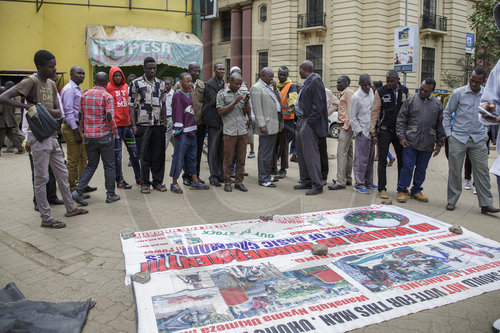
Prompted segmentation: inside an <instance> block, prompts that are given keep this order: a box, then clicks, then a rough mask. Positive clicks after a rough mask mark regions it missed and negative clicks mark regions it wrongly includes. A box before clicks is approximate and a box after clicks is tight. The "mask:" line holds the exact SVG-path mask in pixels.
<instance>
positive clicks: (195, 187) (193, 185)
mask: <svg viewBox="0 0 500 333" xmlns="http://www.w3.org/2000/svg"><path fill="white" fill-rule="evenodd" d="M190 189H191V190H208V189H209V187H208V186H207V185H204V184H202V183H193V182H191V187H190Z"/></svg>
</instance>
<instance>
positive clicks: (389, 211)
mask: <svg viewBox="0 0 500 333" xmlns="http://www.w3.org/2000/svg"><path fill="white" fill-rule="evenodd" d="M448 228H449V225H448V224H446V223H443V222H440V221H437V220H435V219H432V218H430V217H427V216H423V215H420V214H417V213H414V212H411V211H408V210H405V209H402V208H398V207H394V206H383V205H372V206H370V207H360V208H352V209H342V210H332V211H324V212H316V213H308V214H303V215H287V216H275V217H274V218H273V220H270V221H262V220H249V221H239V222H229V223H220V224H209V225H199V226H190V227H180V228H171V229H161V230H154V231H148V232H136V233H134V237H132V238H128V239H125V238H124V237H123V236H122V245H123V251H124V253H125V264H126V272H127V277H126V282H127V283H130V276H131V275H133V274H135V273H138V272H141V271H146V270H147V271H150V272H151V280H150V281H149V282H147V283H145V284H141V283H136V282H133V288H134V293H135V299H136V305H137V313H138V332H201V333H208V332H231V331H234V332H253V333H264V332H313V331H317V332H343V331H346V330H351V329H355V328H359V327H362V326H366V325H370V324H374V323H378V322H382V321H385V320H389V319H392V318H396V317H399V316H403V315H406V314H409V313H414V312H418V311H421V310H424V309H429V308H433V307H436V306H440V305H444V304H449V303H453V302H456V301H459V300H463V299H466V298H469V297H472V296H475V295H479V294H481V293H484V292H488V291H492V290H496V289H499V288H500V244H499V243H497V242H495V241H492V240H489V239H486V238H484V237H481V236H479V235H477V234H475V233H472V232H470V231H467V230H464V233H463V234H462V235H457V234H454V233H451V232H449V231H448ZM314 244H324V245H326V246H327V247H328V248H329V252H328V254H327V255H325V256H315V255H312V253H311V251H310V249H311V247H312V246H313V245H314Z"/></svg>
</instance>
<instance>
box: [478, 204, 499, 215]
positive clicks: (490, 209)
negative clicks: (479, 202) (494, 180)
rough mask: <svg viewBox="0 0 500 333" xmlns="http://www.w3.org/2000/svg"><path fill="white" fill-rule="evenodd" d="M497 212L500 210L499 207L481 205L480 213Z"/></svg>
mask: <svg viewBox="0 0 500 333" xmlns="http://www.w3.org/2000/svg"><path fill="white" fill-rule="evenodd" d="M498 212H500V209H498V208H495V207H493V206H484V207H481V214H488V213H498Z"/></svg>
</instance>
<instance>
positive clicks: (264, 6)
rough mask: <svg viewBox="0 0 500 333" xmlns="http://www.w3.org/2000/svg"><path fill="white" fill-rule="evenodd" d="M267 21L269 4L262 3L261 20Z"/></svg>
mask: <svg viewBox="0 0 500 333" xmlns="http://www.w3.org/2000/svg"><path fill="white" fill-rule="evenodd" d="M266 21H267V4H262V5H261V6H260V7H259V22H260V23H264V22H266Z"/></svg>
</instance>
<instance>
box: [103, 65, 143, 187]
mask: <svg viewBox="0 0 500 333" xmlns="http://www.w3.org/2000/svg"><path fill="white" fill-rule="evenodd" d="M106 91H107V92H108V93H110V94H111V96H113V101H114V107H115V123H116V128H117V130H118V135H117V136H116V138H115V173H116V176H115V179H116V186H117V187H118V188H124V189H130V188H132V186H130V184H128V183H127V182H126V181H125V180H124V179H123V172H122V140H123V142H125V145H126V146H127V151H128V156H129V159H130V163H131V164H132V167H133V168H134V175H135V181H136V183H137V184H141V183H142V182H141V167H140V164H139V153H138V152H137V145H136V141H135V136H134V133H133V132H132V126H131V122H130V110H129V106H128V85H127V83H126V82H125V76H124V75H123V72H122V70H121V69H120V67H116V66H113V67H111V70H110V71H109V82H108V85H107V86H106Z"/></svg>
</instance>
